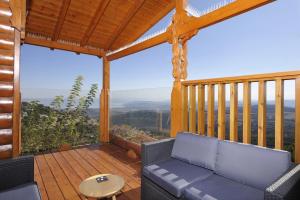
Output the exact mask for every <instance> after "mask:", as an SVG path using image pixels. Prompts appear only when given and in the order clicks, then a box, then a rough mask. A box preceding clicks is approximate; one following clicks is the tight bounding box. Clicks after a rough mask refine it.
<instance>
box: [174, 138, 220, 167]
mask: <svg viewBox="0 0 300 200" xmlns="http://www.w3.org/2000/svg"><path fill="white" fill-rule="evenodd" d="M217 148H218V140H217V139H216V138H213V137H205V136H200V135H195V134H191V133H180V134H177V136H176V140H175V142H174V146H173V150H172V154H171V156H172V157H173V158H177V159H180V160H183V161H186V162H189V163H191V164H194V165H198V166H201V167H205V168H207V169H210V170H214V169H215V162H216V156H217Z"/></svg>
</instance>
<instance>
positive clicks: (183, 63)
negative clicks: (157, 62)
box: [170, 0, 187, 137]
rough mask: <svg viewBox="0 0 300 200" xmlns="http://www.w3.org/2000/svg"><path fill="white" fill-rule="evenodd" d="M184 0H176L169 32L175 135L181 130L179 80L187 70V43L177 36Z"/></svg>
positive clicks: (183, 13)
mask: <svg viewBox="0 0 300 200" xmlns="http://www.w3.org/2000/svg"><path fill="white" fill-rule="evenodd" d="M186 3H187V2H186V0H176V13H175V15H174V16H173V21H172V25H171V28H170V32H171V43H172V54H173V56H172V64H173V78H174V82H173V88H172V94H171V130H170V136H171V137H175V136H176V134H177V133H178V132H179V131H182V130H183V114H182V113H183V99H182V85H181V80H184V79H186V76H187V72H186V68H187V58H186V54H187V43H186V40H185V41H182V39H181V38H179V37H178V33H177V32H178V29H179V28H180V27H179V26H180V21H181V20H182V17H183V16H184V15H185V14H186V13H185V7H186Z"/></svg>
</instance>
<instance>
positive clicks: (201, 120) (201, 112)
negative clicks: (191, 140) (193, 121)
mask: <svg viewBox="0 0 300 200" xmlns="http://www.w3.org/2000/svg"><path fill="white" fill-rule="evenodd" d="M198 133H199V134H200V135H204V134H205V86H204V85H198Z"/></svg>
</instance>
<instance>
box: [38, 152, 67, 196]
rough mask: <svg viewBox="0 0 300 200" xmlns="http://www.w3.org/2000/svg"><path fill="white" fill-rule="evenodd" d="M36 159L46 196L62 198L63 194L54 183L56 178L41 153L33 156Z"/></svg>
mask: <svg viewBox="0 0 300 200" xmlns="http://www.w3.org/2000/svg"><path fill="white" fill-rule="evenodd" d="M35 158H36V161H37V163H38V166H39V169H40V174H41V177H42V180H43V182H44V185H45V188H46V191H47V194H48V198H49V199H50V200H61V199H62V200H63V199H64V196H63V194H62V193H61V190H60V189H59V186H58V185H57V183H56V180H55V178H54V176H53V175H52V172H51V170H50V168H49V167H48V164H47V162H46V160H45V158H44V156H43V155H38V156H36V157H35Z"/></svg>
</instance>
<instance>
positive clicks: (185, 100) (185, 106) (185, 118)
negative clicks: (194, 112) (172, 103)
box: [182, 86, 189, 131]
mask: <svg viewBox="0 0 300 200" xmlns="http://www.w3.org/2000/svg"><path fill="white" fill-rule="evenodd" d="M188 89H189V87H186V86H185V87H182V129H183V131H189V126H188V125H189V96H188Z"/></svg>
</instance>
